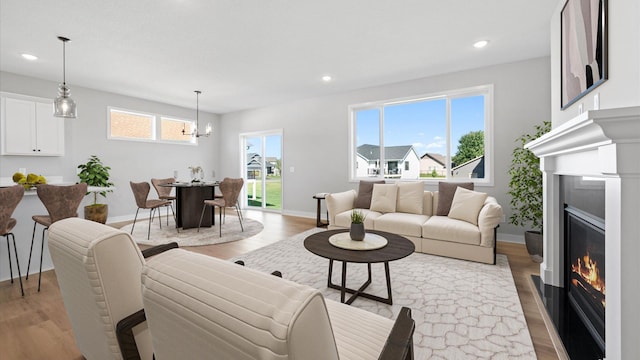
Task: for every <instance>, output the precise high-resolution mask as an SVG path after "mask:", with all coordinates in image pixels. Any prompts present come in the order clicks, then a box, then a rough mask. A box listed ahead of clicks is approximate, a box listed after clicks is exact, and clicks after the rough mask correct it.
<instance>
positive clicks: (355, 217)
mask: <svg viewBox="0 0 640 360" xmlns="http://www.w3.org/2000/svg"><path fill="white" fill-rule="evenodd" d="M365 217H366V216H365V215H364V213H363V212H362V211H361V210H353V211H351V228H350V229H349V236H350V237H351V240H356V241H362V240H364V236H365V232H364V218H365Z"/></svg>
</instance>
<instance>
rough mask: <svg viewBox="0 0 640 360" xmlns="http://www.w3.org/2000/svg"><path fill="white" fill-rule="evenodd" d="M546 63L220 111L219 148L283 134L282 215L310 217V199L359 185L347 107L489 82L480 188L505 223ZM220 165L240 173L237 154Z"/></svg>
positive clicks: (542, 104) (544, 108) (541, 100)
mask: <svg viewBox="0 0 640 360" xmlns="http://www.w3.org/2000/svg"><path fill="white" fill-rule="evenodd" d="M549 64H550V62H549V58H548V57H544V58H538V59H532V60H527V61H522V62H517V63H510V64H503V65H497V66H491V67H486V68H481V69H475V70H469V71H462V72H457V73H452V74H446V75H441V76H434V77H429V78H423V79H418V80H413V81H406V82H401V83H395V84H389V85H385V86H379V87H373V88H367V89H362V90H358V91H353V92H349V93H343V94H337V95H331V96H326V97H320V98H312V99H307V100H301V101H296V102H291V103H287V104H281V105H275V106H270V107H265V108H260V109H254V110H248V111H242V112H236V113H230V114H225V115H223V116H222V121H221V123H220V130H221V132H222V138H223V139H224V141H223V144H221V145H222V148H221V149H220V150H221V152H222V153H225V154H234V153H236V154H239V152H238V149H239V140H238V134H239V133H242V132H251V131H260V130H269V129H280V128H282V129H284V131H283V144H284V153H283V169H284V172H283V184H284V185H283V187H284V191H283V197H284V199H283V209H284V212H285V213H288V214H303V215H315V202H314V200H313V199H312V198H311V197H312V196H313V194H315V193H318V192H337V191H343V190H346V189H356V188H357V184H356V183H350V182H349V174H348V171H349V170H348V169H349V166H348V153H349V148H348V147H349V139H348V136H349V135H348V133H349V124H348V121H349V120H348V110H347V107H348V106H349V105H350V104H358V103H363V102H367V101H377V100H383V99H393V98H402V97H407V96H412V95H418V94H429V93H433V92H438V91H444V90H450V89H460V88H467V87H471V86H477V85H485V84H493V85H494V129H495V134H496V136H495V137H494V154H495V160H494V164H495V173H494V176H495V179H494V185H493V186H491V187H482V188H480V190H481V191H486V192H487V193H489V194H491V195H493V196H495V197H496V198H497V199H498V201H499V203H500V204H502V205H503V208H504V210H505V214H506V216H507V218H508V217H509V215H510V214H511V211H510V208H509V197H508V195H507V194H506V193H507V191H508V183H509V178H508V175H507V170H508V167H509V164H510V162H511V152H512V150H513V148H514V147H515V146H516V143H515V142H514V140H515V139H516V138H517V137H518V136H519V135H520V134H521V133H522V132H524V131H530V130H532V129H533V126H534V125H535V124H539V123H541V122H542V121H544V120H549V118H550V116H551V114H550V109H551V99H550V95H549V89H550V86H551V85H550V82H549V81H550V76H549V74H550V66H549ZM327 86H331V84H328V85H327ZM220 167H221V170H222V171H223V172H225V173H228V174H234V176H240V175H241V169H240V159H239V158H238V155H235V156H234V157H232V158H226V159H225V161H223V162H221V164H220ZM291 167H293V168H294V172H291V171H290V168H291ZM436 188H437V187H436V186H431V187H429V188H428V189H430V190H436ZM498 230H499V231H500V232H502V233H503V234H504V233H507V234H514V235H516V236H521V234H522V229H520V228H516V227H514V226H512V225H509V224H501V225H500V229H498Z"/></svg>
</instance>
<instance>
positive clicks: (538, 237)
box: [524, 231, 543, 264]
mask: <svg viewBox="0 0 640 360" xmlns="http://www.w3.org/2000/svg"><path fill="white" fill-rule="evenodd" d="M524 243H525V245H527V252H528V253H529V256H531V260H532V261H533V262H535V263H538V264H539V263H541V262H542V260H543V258H542V254H543V252H542V233H541V232H540V231H525V232H524Z"/></svg>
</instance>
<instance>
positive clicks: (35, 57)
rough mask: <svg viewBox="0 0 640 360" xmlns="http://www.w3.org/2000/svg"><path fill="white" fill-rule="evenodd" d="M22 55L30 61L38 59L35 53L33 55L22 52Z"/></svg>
mask: <svg viewBox="0 0 640 360" xmlns="http://www.w3.org/2000/svg"><path fill="white" fill-rule="evenodd" d="M20 55H22V57H23V58H25V59H27V60H29V61H35V60H38V57H37V56H35V55H31V54H20Z"/></svg>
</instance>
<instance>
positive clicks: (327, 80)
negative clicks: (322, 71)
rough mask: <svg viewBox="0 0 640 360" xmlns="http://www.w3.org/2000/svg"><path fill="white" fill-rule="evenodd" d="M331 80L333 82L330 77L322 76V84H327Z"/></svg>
mask: <svg viewBox="0 0 640 360" xmlns="http://www.w3.org/2000/svg"><path fill="white" fill-rule="evenodd" d="M331 80H333V78H332V77H331V75H324V76H323V77H322V81H324V82H329V81H331Z"/></svg>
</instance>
